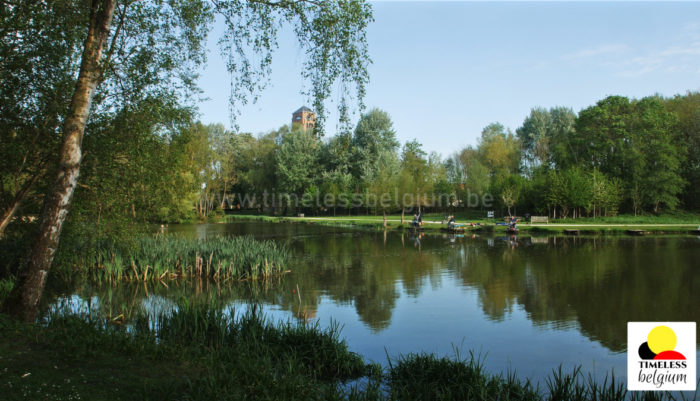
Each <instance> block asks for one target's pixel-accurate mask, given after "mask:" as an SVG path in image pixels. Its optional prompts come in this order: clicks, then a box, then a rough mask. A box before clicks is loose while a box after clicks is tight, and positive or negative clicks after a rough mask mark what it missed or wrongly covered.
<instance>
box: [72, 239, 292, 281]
mask: <svg viewBox="0 0 700 401" xmlns="http://www.w3.org/2000/svg"><path fill="white" fill-rule="evenodd" d="M288 257H289V251H288V248H287V247H286V246H285V245H283V244H279V243H277V242H274V241H260V240H256V239H254V238H253V237H251V236H242V237H214V238H207V239H203V240H197V239H190V238H185V237H180V236H144V237H138V238H136V239H134V240H133V241H130V242H126V243H118V244H117V243H114V242H105V243H100V244H98V245H97V246H96V249H95V250H94V251H93V252H89V253H87V256H86V255H80V256H76V257H75V258H74V260H73V264H74V265H76V266H88V267H89V271H90V274H91V276H92V277H93V279H95V280H96V281H100V282H119V281H124V280H126V281H148V280H165V279H174V278H188V277H189V278H193V277H196V278H204V279H212V280H216V281H222V280H223V281H227V280H257V279H266V278H269V277H271V276H275V275H279V274H282V273H283V272H284V265H285V264H286V262H287V260H288Z"/></svg>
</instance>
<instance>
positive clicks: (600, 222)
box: [227, 213, 700, 234]
mask: <svg viewBox="0 0 700 401" xmlns="http://www.w3.org/2000/svg"><path fill="white" fill-rule="evenodd" d="M472 214H473V213H472ZM443 218H444V215H443V214H441V213H426V214H424V215H423V221H424V225H423V229H424V230H426V231H437V230H439V229H440V228H443V227H445V225H443V224H442V220H443ZM455 218H456V220H457V222H458V223H462V224H464V223H466V224H469V223H475V224H477V223H479V224H480V226H477V227H468V229H470V230H472V229H473V230H477V231H483V230H487V231H493V232H502V231H503V232H505V226H499V225H495V223H499V222H503V221H504V219H502V218H500V219H486V218H477V219H470V218H468V217H465V216H464V215H459V214H457V215H456V216H455ZM236 219H244V220H249V219H252V220H260V221H268V222H297V223H309V224H323V225H329V226H356V227H364V228H373V229H382V228H383V216H372V215H360V216H305V217H276V216H261V215H242V214H241V215H239V214H235V215H228V216H227V221H234V220H236ZM412 219H413V215H412V214H411V215H405V216H404V223H403V224H401V215H396V214H392V215H387V225H388V227H389V228H390V229H397V228H398V229H406V228H410V223H411V221H412ZM699 225H700V215H699V214H691V213H682V214H674V215H661V216H627V215H624V216H617V217H605V218H596V219H593V218H580V219H557V220H553V221H551V222H550V223H542V224H529V223H523V222H521V223H518V228H519V229H520V231H521V232H541V233H563V232H564V231H566V230H579V231H581V232H582V233H586V234H606V233H607V234H613V233H625V232H626V231H627V230H642V231H644V232H651V233H657V234H662V233H669V234H687V233H689V232H690V231H691V230H695V229H697V228H698V226H699Z"/></svg>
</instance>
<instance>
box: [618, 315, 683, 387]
mask: <svg viewBox="0 0 700 401" xmlns="http://www.w3.org/2000/svg"><path fill="white" fill-rule="evenodd" d="M657 326H667V327H669V328H671V330H673V332H674V333H675V334H676V338H677V342H676V347H675V348H674V351H677V352H680V353H681V354H683V356H685V358H686V360H685V361H686V362H687V367H686V368H685V369H684V368H673V369H671V368H669V369H665V368H659V369H654V368H640V362H641V361H644V360H643V359H642V358H640V357H639V352H638V351H639V346H640V345H642V344H643V343H645V342H646V341H647V336H648V335H649V332H650V331H651V330H652V329H654V328H655V327H657ZM695 341H696V337H695V322H628V323H627V389H628V390H656V391H666V390H671V391H679V390H680V391H684V390H689V391H695V387H696V384H697V377H696V376H695V372H696V364H697V357H696V351H695ZM647 361H648V362H652V360H647ZM640 371H641V373H642V374H643V375H645V376H646V377H647V378H648V376H647V375H649V374H653V372H654V371H656V372H657V374H658V375H660V376H661V377H660V378H659V380H656V383H654V382H653V381H654V380H652V382H651V383H649V382H646V381H644V382H641V381H640V380H639V379H640ZM669 373H670V374H672V375H678V374H685V375H686V381H685V382H680V383H678V382H677V383H670V382H668V380H664V379H665V378H664V377H663V375H666V374H669ZM657 377H659V376H657ZM659 381H663V384H660V383H659Z"/></svg>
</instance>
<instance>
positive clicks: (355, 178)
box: [1, 92, 700, 229]
mask: <svg viewBox="0 0 700 401" xmlns="http://www.w3.org/2000/svg"><path fill="white" fill-rule="evenodd" d="M45 107H48V106H45ZM47 124H48V123H47ZM53 124H54V125H55V124H56V122H54V123H53ZM50 127H51V125H48V126H46V127H42V128H41V130H37V131H36V134H35V135H36V136H37V137H40V136H41V135H46V136H47V137H48V138H51V137H52V136H51V135H50V134H49V133H48V131H50V129H51V128H50ZM21 129H27V130H29V129H31V127H26V128H21ZM87 130H88V134H87V135H86V137H85V141H84V149H85V153H86V156H85V158H84V162H83V170H82V173H81V182H80V185H79V186H78V189H77V190H76V197H75V200H74V202H73V206H72V208H73V217H72V218H71V219H70V221H72V222H73V223H74V224H82V223H80V222H86V221H89V222H91V223H95V224H96V225H97V226H100V225H103V226H104V227H103V228H105V229H108V228H109V227H111V228H112V229H117V228H118V227H121V226H122V225H123V224H122V223H126V222H131V221H136V222H177V221H183V220H188V219H194V218H196V217H200V218H204V217H211V216H212V215H220V214H222V213H223V212H224V210H226V209H233V210H237V209H240V208H242V209H246V210H250V209H257V211H260V212H268V213H276V214H291V213H299V212H305V213H311V214H329V215H335V214H357V213H376V214H383V213H384V214H386V213H402V212H404V211H415V210H416V208H418V207H420V208H421V209H426V208H427V209H428V210H431V211H445V212H448V211H457V210H463V209H467V208H479V209H487V208H488V209H496V210H500V211H501V213H503V214H518V213H519V214H524V213H526V212H527V213H531V214H542V215H549V216H551V217H562V218H565V217H573V218H576V217H581V216H610V215H615V214H617V213H621V212H624V213H634V214H638V213H661V212H667V211H673V210H678V209H682V210H692V211H696V210H698V209H699V208H700V93H697V92H692V93H688V94H685V95H678V96H675V97H673V98H662V97H659V96H652V97H646V98H643V99H640V100H636V99H628V98H625V97H621V96H611V97H607V98H605V99H603V100H601V101H599V102H597V103H596V104H595V105H593V106H590V107H588V108H585V109H583V110H581V111H580V112H579V113H578V115H577V114H576V113H575V112H574V111H573V110H571V109H569V108H564V107H555V108H551V109H544V108H534V109H532V110H531V112H530V114H529V115H528V116H527V117H526V118H525V121H523V124H522V125H521V126H520V127H519V128H517V129H516V130H515V132H512V131H510V130H509V129H507V128H505V127H504V126H503V125H502V124H499V123H493V124H490V125H488V126H487V127H485V128H484V129H483V130H482V132H481V136H480V138H479V141H478V143H477V145H476V146H467V147H465V148H464V149H462V150H460V151H458V152H455V153H454V154H452V155H450V156H448V157H446V158H443V157H441V156H440V155H438V154H437V153H430V154H428V153H427V152H426V151H425V150H423V148H422V145H421V144H420V143H418V142H417V141H415V140H414V141H408V142H406V143H404V144H403V145H401V144H399V142H398V141H397V139H396V131H395V129H394V127H393V123H392V121H391V118H390V116H389V115H388V113H386V112H385V111H382V110H380V109H372V110H370V111H368V112H366V113H365V114H363V115H362V116H361V117H360V119H359V121H358V123H357V125H356V126H355V127H354V129H349V130H345V131H342V132H340V133H338V134H337V135H335V136H332V137H329V138H323V137H322V136H320V135H318V132H315V131H313V130H304V129H302V128H301V127H297V126H288V125H286V126H283V127H281V128H279V129H277V130H273V131H270V132H267V133H263V134H259V135H253V134H250V133H241V134H236V133H233V132H230V131H228V130H226V129H225V128H224V126H223V125H220V124H218V125H203V124H201V123H199V122H196V119H195V116H194V113H193V110H192V109H191V108H189V107H183V106H181V105H180V103H178V102H177V99H176V98H174V97H172V96H169V95H168V94H167V93H163V94H160V93H154V94H153V95H149V96H146V97H143V98H138V99H133V100H130V101H129V102H128V103H126V104H125V105H124V106H123V107H120V108H118V109H112V110H105V111H104V112H99V113H96V115H95V118H93V119H92V120H91V122H90V124H89V125H88V128H87ZM17 137H18V138H22V139H23V140H24V139H26V138H30V136H29V135H22V136H17ZM10 139H12V138H10ZM43 149H44V146H39V145H38V144H36V143H35V142H30V141H28V140H27V142H26V143H25V142H21V141H19V140H15V141H13V140H10V141H7V142H3V147H2V151H3V158H2V161H1V163H2V167H3V169H4V172H3V175H2V184H3V185H2V191H3V192H2V198H1V199H2V206H3V208H4V210H8V209H9V208H11V207H15V206H16V205H14V204H13V202H15V201H16V199H17V196H16V195H17V194H18V193H19V194H20V195H21V196H22V200H23V202H22V203H21V205H20V206H21V210H22V212H21V213H19V214H17V213H15V215H18V216H22V215H32V214H36V213H38V210H39V208H40V203H41V199H42V196H43V193H44V191H45V188H46V183H45V177H46V176H45V175H42V174H43V172H44V171H45V170H46V165H45V163H42V162H35V161H34V159H36V160H50V159H51V154H47V155H46V156H45V155H44V154H43V153H42V152H43ZM22 163H24V164H22ZM18 165H21V166H22V168H21V169H17V166H18ZM42 177H44V178H43V179H42ZM23 183H24V185H27V183H30V184H31V189H30V190H28V191H25V192H24V193H22V191H23V188H22V185H23ZM264 194H269V195H270V196H273V195H275V196H276V197H274V198H272V197H270V198H267V199H265V202H263V195H264ZM280 195H281V196H280ZM407 195H410V196H407ZM291 197H294V198H295V199H297V200H299V199H311V200H312V201H311V202H309V203H308V204H306V205H305V204H300V203H298V202H292V199H291ZM318 200H320V202H318ZM3 228H4V227H3Z"/></svg>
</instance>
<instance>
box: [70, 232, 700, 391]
mask: <svg viewBox="0 0 700 401" xmlns="http://www.w3.org/2000/svg"><path fill="white" fill-rule="evenodd" d="M168 230H169V232H170V233H179V234H183V235H187V236H192V237H197V238H204V237H207V236H215V235H241V234H251V235H253V236H255V237H257V238H261V239H272V240H275V241H281V242H285V243H287V244H289V246H290V248H291V249H292V253H293V258H292V261H291V264H290V266H289V268H290V269H291V270H292V272H291V273H290V274H288V275H286V276H284V277H283V278H282V279H281V280H280V281H279V282H273V283H268V284H266V285H263V284H257V285H255V286H252V287H251V286H249V285H234V286H216V285H213V284H206V283H180V284H177V283H172V282H171V283H169V284H168V285H169V288H166V287H165V286H163V285H156V286H153V285H149V286H148V287H144V286H143V284H142V285H140V286H129V285H125V286H120V287H117V288H94V287H89V286H84V287H82V288H79V289H78V290H76V293H75V294H74V295H72V296H71V294H66V295H64V296H63V297H62V298H59V300H60V299H62V300H64V301H65V300H66V299H68V300H70V302H73V303H77V304H81V305H84V304H85V303H86V302H89V303H90V304H91V305H92V307H94V306H95V305H99V307H100V308H101V309H102V310H104V311H106V312H110V310H111V309H113V308H114V309H118V308H124V307H125V306H126V307H132V308H137V309H139V308H140V309H147V310H150V309H152V310H162V309H164V308H166V309H167V308H169V307H173V305H174V304H175V303H176V302H177V301H178V299H180V298H184V297H190V298H191V297H197V296H205V297H206V296H210V295H211V294H213V293H215V294H217V297H219V298H224V299H226V301H227V304H229V305H232V306H234V307H235V308H237V309H238V310H241V309H245V307H246V305H247V304H248V303H250V302H251V301H256V302H261V303H262V304H263V305H264V306H265V310H266V311H267V312H268V315H270V316H271V317H273V318H275V319H284V320H288V319H305V320H309V321H316V320H318V321H319V322H320V324H321V325H323V326H327V325H329V324H330V323H331V320H334V321H337V322H338V323H340V324H341V325H342V326H343V331H342V336H343V337H344V338H345V339H346V340H347V342H348V344H349V346H350V348H351V349H352V350H353V351H356V352H358V353H360V354H362V355H364V356H365V357H366V358H367V359H369V360H373V361H376V362H380V363H383V364H385V363H386V356H387V354H388V355H389V356H391V357H394V356H397V355H398V354H406V353H409V352H421V351H425V352H434V353H437V354H439V355H448V356H451V355H454V350H455V348H456V349H459V350H460V353H461V354H463V355H465V354H468V352H469V351H474V352H475V353H477V354H479V353H480V354H481V355H482V357H484V358H485V364H486V367H487V368H488V369H489V370H491V371H493V372H495V373H500V372H506V371H508V370H516V371H517V373H518V375H519V376H521V377H527V378H531V379H534V380H538V381H539V380H541V379H542V378H543V377H545V376H547V375H548V374H549V373H550V372H551V371H552V369H555V368H557V367H558V366H559V365H560V364H561V365H563V367H564V368H568V367H572V366H575V365H582V366H583V369H584V371H586V372H590V373H592V374H593V375H595V376H597V377H599V378H600V377H602V376H604V375H605V374H606V373H607V372H610V371H611V370H614V372H615V375H616V376H618V377H619V378H624V376H625V374H626V350H625V343H626V324H627V322H628V321H698V320H700V319H699V318H700V273H699V270H698V269H699V268H700V238H699V237H691V236H686V237H634V238H633V237H623V236H620V237H607V238H601V237H598V238H593V237H591V238H574V237H529V236H528V237H525V236H519V237H517V238H509V237H497V236H496V237H493V236H491V237H489V236H477V237H472V236H454V235H430V234H428V235H425V236H420V237H419V236H416V235H413V234H409V233H404V234H401V233H387V234H384V233H382V232H367V231H355V230H352V229H342V228H333V227H322V226H314V225H302V224H272V223H261V222H239V223H232V224H203V225H180V226H170V227H169V229H168Z"/></svg>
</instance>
